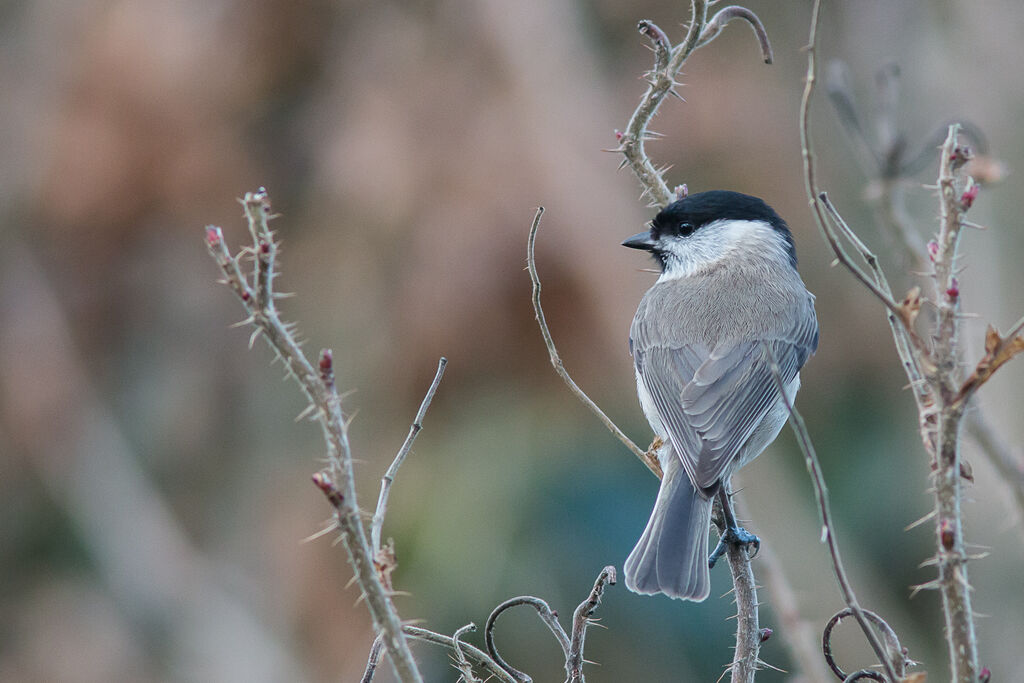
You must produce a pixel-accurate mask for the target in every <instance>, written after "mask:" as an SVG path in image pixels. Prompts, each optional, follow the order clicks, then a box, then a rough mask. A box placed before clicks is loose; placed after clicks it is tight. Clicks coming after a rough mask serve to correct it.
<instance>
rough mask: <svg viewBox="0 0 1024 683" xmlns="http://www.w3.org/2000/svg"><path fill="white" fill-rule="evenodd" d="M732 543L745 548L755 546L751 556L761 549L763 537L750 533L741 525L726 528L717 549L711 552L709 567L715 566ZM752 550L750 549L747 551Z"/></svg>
mask: <svg viewBox="0 0 1024 683" xmlns="http://www.w3.org/2000/svg"><path fill="white" fill-rule="evenodd" d="M730 545H734V546H743V547H744V548H748V549H749V548H750V546H753V547H754V554H753V555H749V556H750V557H751V558H753V557H755V556H756V555H757V552H758V551H759V550H760V549H761V539H760V538H758V537H757V536H755V535H754V534H752V533H750V532H749V531H747V530H746V529H744V528H743V527H741V526H731V527H728V528H726V530H725V533H724V534H722V537H721V538H719V539H718V545H717V546H715V550H714V552H713V553H711V557H709V558H708V567H714V566H715V563H716V562H718V558H720V557H721V556H722V555H724V554H725V551H726V550H728V548H729V546H730ZM747 552H748V553H749V552H750V551H749V550H748V551H747Z"/></svg>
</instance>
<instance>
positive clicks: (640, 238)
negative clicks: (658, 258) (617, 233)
mask: <svg viewBox="0 0 1024 683" xmlns="http://www.w3.org/2000/svg"><path fill="white" fill-rule="evenodd" d="M655 244H656V243H655V241H654V240H652V239H651V233H650V232H649V231H648V232H638V233H637V234H635V235H633V236H632V237H630V238H629V239H627V240H626V241H624V242H623V243H622V246H624V247H629V248H630V249H643V250H644V251H653V250H654V246H655Z"/></svg>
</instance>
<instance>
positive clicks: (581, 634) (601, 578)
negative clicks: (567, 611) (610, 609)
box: [565, 566, 615, 683]
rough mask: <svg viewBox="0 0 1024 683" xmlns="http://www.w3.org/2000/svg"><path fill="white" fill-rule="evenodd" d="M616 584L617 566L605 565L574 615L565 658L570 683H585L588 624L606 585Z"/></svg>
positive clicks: (599, 602)
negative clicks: (585, 645) (584, 644)
mask: <svg viewBox="0 0 1024 683" xmlns="http://www.w3.org/2000/svg"><path fill="white" fill-rule="evenodd" d="M614 585H615V567H610V566H609V567H605V568H604V569H602V570H601V573H600V574H599V575H598V577H597V581H595V582H594V588H593V590H591V591H590V596H589V597H588V598H587V599H586V600H584V601H583V602H581V603H580V605H579V607H577V608H576V611H575V612H574V613H573V615H572V639H571V640H570V642H569V651H568V652H567V653H566V658H565V673H566V675H567V677H568V681H569V683H584V681H583V662H584V659H583V641H584V639H585V638H586V635H587V626H589V625H590V623H591V619H590V617H592V616H593V615H594V611H595V610H597V606H598V605H599V604H601V595H602V594H603V593H604V589H605V586H614Z"/></svg>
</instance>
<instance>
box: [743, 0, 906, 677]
mask: <svg viewBox="0 0 1024 683" xmlns="http://www.w3.org/2000/svg"><path fill="white" fill-rule="evenodd" d="M815 8H817V2H816V3H815ZM763 347H764V351H765V353H766V354H767V355H768V358H769V360H770V363H771V371H772V379H774V380H775V387H776V389H778V391H779V396H780V397H781V400H782V401H783V403H784V404H785V406H786V409H787V410H788V411H789V417H790V419H789V423H790V426H792V428H793V432H794V434H795V435H796V440H797V444H798V445H799V446H800V451H801V452H802V453H803V455H804V462H805V463H806V465H807V471H808V473H809V474H810V475H811V483H812V484H813V486H814V498H815V500H816V501H817V503H818V514H819V515H820V517H821V539H822V541H823V542H827V543H828V551H829V556H830V557H831V559H832V569H833V571H834V572H835V575H836V581H838V583H839V589H840V591H841V592H842V594H843V600H844V601H845V602H846V604H847V606H849V608H850V610H851V611H852V612H853V615H854V616H855V617H856V619H857V623H859V624H860V627H861V630H862V631H864V637H865V638H867V640H868V643H869V644H870V645H871V649H872V650H874V652H875V656H876V657H878V661H879V662H881V664H882V666H883V668H884V669H885V672H886V674H888V676H889V680H890V681H891V682H892V683H897V681H899V680H900V678H901V677H902V674H901V675H900V676H897V667H896V666H895V665H894V664H893V662H892V660H891V659H890V657H889V654H888V653H887V652H886V650H885V648H884V647H883V646H882V643H881V642H879V640H878V636H877V634H876V633H875V631H874V630H873V629H872V628H871V626H870V625H869V624H868V621H867V618H866V617H865V615H864V610H863V609H861V606H860V603H859V602H858V601H857V596H856V594H855V593H854V591H853V585H852V584H851V583H850V580H849V578H848V577H847V576H846V569H845V568H844V567H843V560H842V557H841V556H840V554H839V542H838V541H837V540H836V535H835V526H834V525H833V524H832V512H831V510H830V509H829V503H828V488H827V487H826V486H825V478H824V476H823V475H822V473H821V465H820V463H819V462H818V454H817V452H816V451H815V450H814V442H812V441H811V436H810V434H809V433H808V431H807V426H806V425H805V424H804V419H803V417H801V415H800V413H799V412H797V410H796V408H795V407H794V406H793V404H792V403H791V402H790V400H789V397H788V396H786V389H785V382H783V380H782V375H781V373H780V371H779V366H778V363H777V362H776V360H775V356H774V354H773V353H772V350H771V347H770V346H768V344H764V345H763Z"/></svg>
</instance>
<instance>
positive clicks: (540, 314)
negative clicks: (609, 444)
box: [526, 206, 661, 479]
mask: <svg viewBox="0 0 1024 683" xmlns="http://www.w3.org/2000/svg"><path fill="white" fill-rule="evenodd" d="M543 215H544V207H543V206H538V207H537V212H536V213H535V214H534V216H533V223H532V224H531V225H530V236H529V238H528V239H527V242H526V269H527V270H528V271H529V273H530V282H531V283H532V284H533V312H534V317H535V318H536V319H537V324H538V325H540V334H541V336H542V337H543V338H544V345H545V346H547V348H548V356H549V357H550V358H551V365H552V366H553V367H554V368H555V372H557V373H558V376H559V377H561V378H562V380H563V381H564V382H565V383H566V385H567V386H568V387H569V390H570V391H571V392H572V393H573V394H575V395H576V398H578V399H579V400H580V401H581V402H582V403H583V405H585V406H586V407H587V408H589V409H590V412H592V413H594V415H597V419H599V420H601V423H602V424H603V425H604V426H605V427H607V428H608V431H610V432H611V433H612V434H614V435H615V438H616V439H618V440H619V441H621V442H622V444H623V445H624V446H625V447H626V448H628V449H629V450H630V451H632V453H633V455H635V456H636V457H638V458H640V460H641V461H642V462H643V463H644V464H645V465H647V469H649V470H650V471H651V472H652V473H653V474H654V476H656V477H657V478H658V479H661V465H659V464H658V456H657V455H656V454H655V453H654V452H653V451H651V452H646V451H644V450H643V449H642V448H640V447H639V446H637V445H636V444H635V443H633V440H632V439H630V438H629V437H628V436H626V434H625V433H624V432H623V431H622V430H621V429H619V427H618V425H616V424H615V423H614V422H612V421H611V419H610V418H609V417H608V416H607V415H605V414H604V411H603V410H601V409H600V408H599V407H598V406H597V404H596V403H594V402H593V401H592V400H591V399H590V397H589V396H587V394H586V393H585V392H584V391H583V390H582V389H580V387H579V385H578V384H576V382H574V381H573V379H572V377H570V376H569V372H568V371H567V370H566V369H565V364H564V363H562V358H561V356H559V355H558V349H557V348H555V340H554V339H553V338H552V336H551V330H549V329H548V323H547V320H546V319H545V318H544V309H543V308H542V307H541V305H540V277H539V276H538V275H537V259H536V256H535V250H536V244H537V230H538V229H539V228H540V219H541V216H543Z"/></svg>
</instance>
